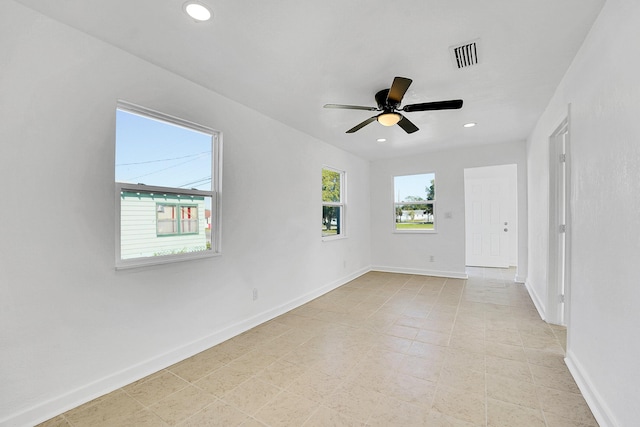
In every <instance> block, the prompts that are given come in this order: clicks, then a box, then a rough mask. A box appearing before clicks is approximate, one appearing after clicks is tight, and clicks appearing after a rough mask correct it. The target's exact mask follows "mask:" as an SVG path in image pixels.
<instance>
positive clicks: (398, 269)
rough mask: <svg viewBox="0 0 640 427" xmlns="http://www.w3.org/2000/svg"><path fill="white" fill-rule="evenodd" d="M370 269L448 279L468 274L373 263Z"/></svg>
mask: <svg viewBox="0 0 640 427" xmlns="http://www.w3.org/2000/svg"><path fill="white" fill-rule="evenodd" d="M371 270H372V271H382V272H385V273H403V274H416V275H420V276H435V277H447V278H450V279H468V278H469V276H468V275H467V273H466V272H464V271H463V272H456V271H437V270H420V269H417V268H403V267H387V266H382V265H374V266H372V267H371Z"/></svg>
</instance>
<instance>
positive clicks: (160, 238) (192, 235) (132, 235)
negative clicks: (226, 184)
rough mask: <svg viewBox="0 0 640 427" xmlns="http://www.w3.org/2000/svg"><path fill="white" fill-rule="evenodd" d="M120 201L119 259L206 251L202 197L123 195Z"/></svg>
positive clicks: (144, 194) (131, 193)
mask: <svg viewBox="0 0 640 427" xmlns="http://www.w3.org/2000/svg"><path fill="white" fill-rule="evenodd" d="M120 197H121V199H122V200H121V209H122V215H121V218H122V219H121V223H120V236H121V237H120V238H121V248H122V249H121V250H122V254H121V256H122V259H128V258H139V257H152V256H159V255H170V254H177V253H184V252H196V251H204V250H206V249H207V248H208V244H207V235H206V230H207V228H208V224H207V218H206V214H205V204H204V197H194V196H178V195H173V194H148V193H135V192H127V191H123V192H122V194H121V196H120ZM207 211H208V210H207Z"/></svg>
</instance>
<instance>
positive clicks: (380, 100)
mask: <svg viewBox="0 0 640 427" xmlns="http://www.w3.org/2000/svg"><path fill="white" fill-rule="evenodd" d="M388 96H389V89H382V90H381V91H380V92H378V93H376V103H377V104H378V108H379V109H380V110H384V111H387V110H395V109H397V108H398V106H400V103H399V102H393V101H389V100H388V99H387V98H388Z"/></svg>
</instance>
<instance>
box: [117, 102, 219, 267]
mask: <svg viewBox="0 0 640 427" xmlns="http://www.w3.org/2000/svg"><path fill="white" fill-rule="evenodd" d="M220 145H221V134H220V133H219V132H217V131H215V130H213V129H210V128H208V127H205V126H201V125H197V124H194V123H191V122H187V121H185V120H181V119H177V118H175V117H171V116H167V115H165V114H162V113H158V112H155V111H151V110H148V109H145V108H142V107H138V106H135V105H131V104H128V103H124V102H120V103H118V108H117V110H116V164H115V180H116V207H117V212H116V218H117V227H116V230H117V231H116V267H117V268H126V267H135V266H141V265H149V264H159V263H165V262H175V261H182V260H187V259H192V258H202V257H208V256H212V255H216V254H218V253H219V252H220V214H219V212H220V199H219V194H220V177H221V170H220V164H221V158H220Z"/></svg>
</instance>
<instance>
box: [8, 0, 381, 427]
mask: <svg viewBox="0 0 640 427" xmlns="http://www.w3.org/2000/svg"><path fill="white" fill-rule="evenodd" d="M0 63H1V64H2V66H1V67H0V94H1V95H0V116H1V117H2V120H1V121H0V182H1V183H2V184H3V192H4V199H5V200H11V201H12V202H11V203H10V204H7V203H3V204H2V208H1V209H0V235H1V236H2V244H1V245H0V325H1V327H0V378H1V379H2V380H1V384H0V425H31V424H33V423H34V422H37V421H42V420H44V419H46V418H48V417H50V416H53V415H55V414H57V413H59V412H61V411H63V410H66V409H69V408H71V407H73V406H75V405H77V404H79V403H82V402H83V401H86V400H88V399H90V398H92V397H95V396H97V395H100V394H102V393H104V392H107V391H110V390H111V389H114V388H117V387H119V386H122V385H124V384H126V383H129V382H130V381H132V380H136V379H138V378H140V377H142V376H144V375H146V374H149V373H151V372H153V371H155V370H157V369H160V368H163V367H166V366H168V365H169V364H171V363H173V362H176V361H178V360H181V359H183V358H185V357H187V356H189V355H191V354H194V353H195V352H198V351H200V350H202V349H204V348H207V347H209V346H211V345H213V344H216V343H217V342H219V341H221V340H223V339H226V338H228V337H230V336H232V335H234V334H236V333H238V332H241V331H242V330H244V329H247V328H249V327H251V326H254V325H255V324H257V323H260V322H262V321H264V320H266V319H268V318H270V317H272V316H274V315H276V314H279V313H280V312H282V311H285V310H287V309H289V308H291V307H294V306H296V305H297V304H300V303H302V302H305V301H306V300H307V299H309V298H311V297H313V296H316V295H319V294H321V293H323V292H326V291H327V290H329V289H332V288H333V287H335V286H338V285H340V284H342V283H344V282H345V281H347V280H349V279H350V278H353V277H355V276H357V275H359V274H361V273H362V272H364V271H366V270H367V269H368V267H369V263H370V249H369V248H370V239H369V232H370V223H369V219H368V218H369V163H368V162H367V161H364V160H362V159H359V158H356V157H354V156H353V155H350V154H348V153H346V152H343V151H340V150H338V149H336V148H335V147H332V146H329V145H327V144H325V143H323V142H321V141H318V140H314V139H312V138H311V137H309V136H307V135H304V134H302V133H300V132H298V131H295V130H293V129H291V128H288V127H285V126H284V125H282V124H280V123H278V122H275V121H273V120H271V119H269V118H267V117H265V116H263V115H261V114H258V113H256V112H255V111H252V110H250V109H248V108H246V107H244V106H242V105H240V104H238V103H236V102H233V101H231V100H229V99H225V98H223V97H222V96H220V95H217V94H216V93H213V92H210V91H207V90H205V89H203V88H202V87H199V86H197V85H195V84H193V83H191V82H189V81H187V80H185V79H183V78H180V77H178V76H176V75H173V74H171V73H169V72H166V71H164V70H162V69H160V68H157V67H155V66H153V65H151V64H149V63H146V62H144V61H142V60H140V59H138V58H135V57H133V56H131V55H129V54H127V53H124V52H123V51H120V50H118V49H116V48H114V47H111V46H109V45H106V44H104V43H102V42H100V41H97V40H96V39H93V38H91V37H88V36H86V35H84V34H83V33H80V32H78V31H75V30H73V29H71V28H69V27H67V26H64V25H61V24H59V23H57V22H55V21H52V20H50V19H48V18H45V17H43V16H42V15H39V14H37V13H34V12H33V11H31V10H29V9H27V8H24V7H23V6H20V5H18V4H16V3H14V2H13V1H3V2H2V3H1V4H0ZM118 99H123V100H126V101H129V102H132V103H135V104H139V105H142V106H145V107H148V108H152V109H155V110H159V111H162V112H164V113H167V114H170V115H174V116H178V117H181V118H183V119H186V120H190V121H193V122H196V123H200V124H202V125H205V126H209V127H212V128H215V129H219V130H221V131H223V133H224V175H223V192H222V199H223V201H222V212H223V216H222V227H223V235H222V239H223V240H222V251H223V255H222V256H221V257H218V258H215V259H206V260H198V261H192V262H185V263H178V264H171V265H164V266H155V267H147V268H140V269H133V270H125V271H115V269H114V244H115V243H114V240H115V237H114V236H115V231H114V224H115V207H114V199H115V197H114V138H115V132H114V126H115V109H116V100H118ZM323 164H326V165H330V166H333V167H335V168H338V169H342V170H345V171H346V172H347V175H348V188H347V191H348V195H349V199H348V201H349V206H348V209H349V215H350V218H357V219H358V220H357V221H351V222H350V223H349V224H348V231H349V238H348V239H342V240H336V241H331V242H322V241H321V168H322V165H323ZM248 211H250V212H258V215H256V216H255V217H247V216H246V212H248ZM345 265H346V266H345ZM186 278H188V279H186ZM254 287H255V288H258V290H259V296H260V298H259V299H258V300H257V301H256V302H253V301H252V289H253V288H254Z"/></svg>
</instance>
